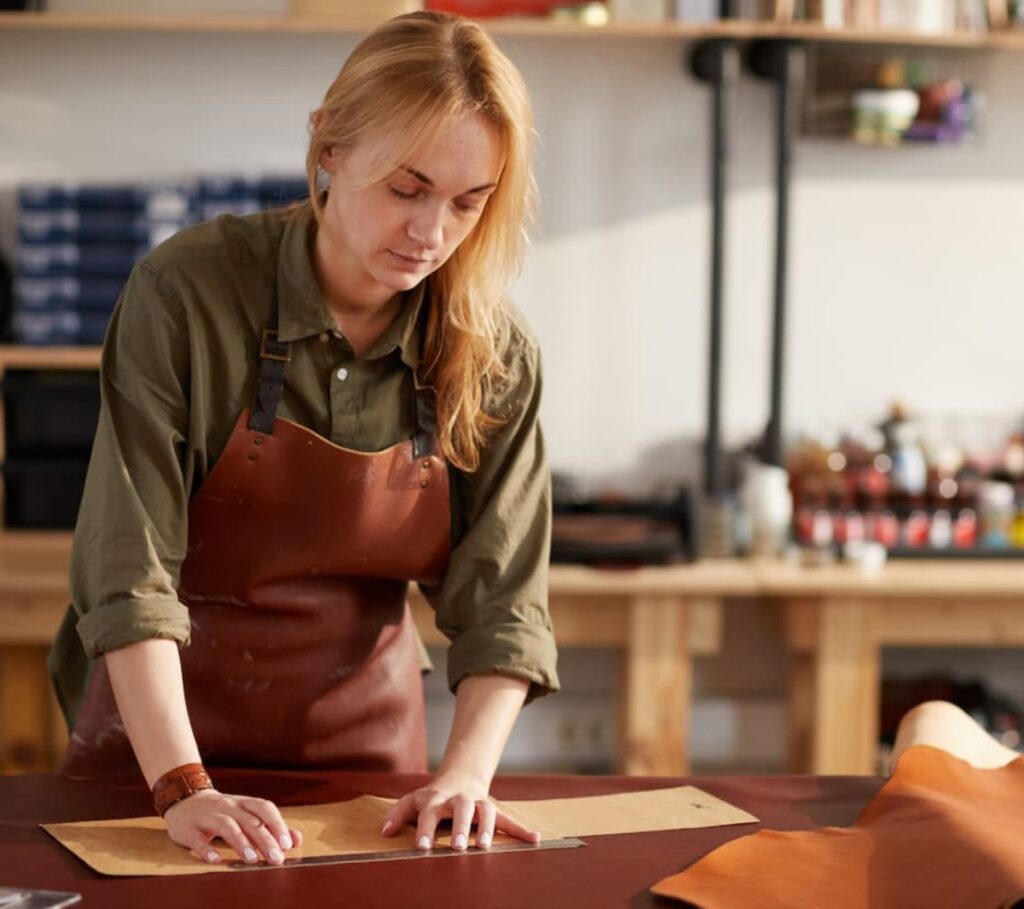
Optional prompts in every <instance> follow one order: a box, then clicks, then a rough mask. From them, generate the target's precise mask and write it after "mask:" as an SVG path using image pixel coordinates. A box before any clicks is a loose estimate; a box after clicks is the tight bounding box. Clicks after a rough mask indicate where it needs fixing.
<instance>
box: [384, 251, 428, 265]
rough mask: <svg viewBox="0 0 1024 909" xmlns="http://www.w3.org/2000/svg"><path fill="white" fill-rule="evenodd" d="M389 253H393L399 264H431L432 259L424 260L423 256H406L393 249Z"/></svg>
mask: <svg viewBox="0 0 1024 909" xmlns="http://www.w3.org/2000/svg"><path fill="white" fill-rule="evenodd" d="M388 252H389V253H391V255H392V256H394V257H395V258H396V259H397V260H398V261H399V262H401V263H403V264H405V265H410V266H419V265H426V264H427V263H428V262H430V259H424V258H422V257H421V256H406V255H403V254H402V253H400V252H395V250H393V249H389V250H388Z"/></svg>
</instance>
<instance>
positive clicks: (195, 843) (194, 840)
mask: <svg viewBox="0 0 1024 909" xmlns="http://www.w3.org/2000/svg"><path fill="white" fill-rule="evenodd" d="M182 845H183V846H185V847H186V848H188V849H191V850H192V854H193V855H194V856H195V857H196V858H198V859H200V860H201V861H204V862H209V863H210V864H211V865H215V864H217V862H219V861H220V853H219V852H218V851H217V850H216V849H214V848H213V846H211V845H210V840H209V838H208V837H206V836H204V835H203V834H202V832H201V831H198V830H197V831H196V832H195V834H194V835H192V836H190V837H188V839H187V841H186V842H184V843H182Z"/></svg>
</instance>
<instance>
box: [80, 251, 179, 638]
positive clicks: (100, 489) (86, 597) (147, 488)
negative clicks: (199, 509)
mask: <svg viewBox="0 0 1024 909" xmlns="http://www.w3.org/2000/svg"><path fill="white" fill-rule="evenodd" d="M188 375H189V346H188V329H187V319H186V313H185V311H184V308H183V307H182V305H181V304H180V302H179V301H178V300H177V299H176V298H175V296H174V295H173V293H172V292H171V290H170V289H169V288H168V287H167V286H166V285H165V284H164V282H162V281H161V279H160V277H159V275H158V273H157V272H156V271H155V270H154V269H153V268H152V267H150V266H149V265H147V264H146V263H142V264H140V265H139V266H137V267H136V268H135V270H134V271H133V273H132V275H131V277H130V278H129V279H128V282H127V284H126V285H125V288H124V290H123V291H122V294H121V298H120V300H119V301H118V305H117V307H116V309H115V311H114V315H113V317H112V319H111V323H110V327H109V329H108V332H107V338H106V341H105V343H104V350H103V360H102V365H101V370H100V387H101V396H102V405H101V408H100V417H99V424H98V426H97V430H96V437H95V441H94V443H93V450H92V457H91V459H90V461H89V471H88V476H87V479H86V484H85V492H84V495H83V498H82V504H81V507H80V510H79V515H78V522H77V525H76V527H75V539H74V547H73V550H72V558H71V595H72V602H73V607H74V610H75V612H76V614H77V615H78V624H77V630H78V634H79V637H80V639H81V641H82V646H83V649H84V651H85V654H86V655H87V656H88V657H90V658H95V657H97V656H99V655H100V654H102V653H105V652H106V651H109V650H116V649H117V648H119V647H124V646H126V645H128V644H132V643H135V642H136V641H141V640H146V639H149V638H168V639H171V640H174V641H176V642H178V644H179V645H182V646H183V645H185V644H187V643H188V640H189V630H190V626H189V616H188V610H187V609H186V607H185V606H184V605H183V604H182V603H181V602H180V601H179V600H178V595H177V592H176V590H177V582H178V576H179V570H180V566H181V562H182V560H183V558H184V553H185V548H186V545H187V508H188V493H187V490H188V488H189V481H188V478H187V477H186V475H185V470H184V464H185V463H186V461H187V458H186V455H185V450H186V428H187V425H188V417H189V404H188Z"/></svg>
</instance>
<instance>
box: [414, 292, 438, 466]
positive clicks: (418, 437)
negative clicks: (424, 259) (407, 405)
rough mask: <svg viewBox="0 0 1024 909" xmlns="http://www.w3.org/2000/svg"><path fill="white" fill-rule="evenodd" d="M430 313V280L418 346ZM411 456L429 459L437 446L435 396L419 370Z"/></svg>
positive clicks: (431, 386)
mask: <svg viewBox="0 0 1024 909" xmlns="http://www.w3.org/2000/svg"><path fill="white" fill-rule="evenodd" d="M429 313H430V279H429V278H427V286H426V289H425V290H424V299H423V303H422V305H421V306H420V312H419V318H418V320H417V322H418V324H417V326H416V330H417V331H418V332H419V336H420V345H421V346H422V344H423V342H424V340H425V339H426V337H427V319H428V316H429ZM412 384H413V389H412V393H413V402H412V425H413V434H412V456H413V457H414V458H429V457H430V456H431V455H432V454H433V453H434V448H435V447H436V445H437V394H436V391H437V390H436V389H435V388H434V386H433V385H428V384H427V383H426V382H423V381H421V379H420V372H419V369H414V370H413V373H412Z"/></svg>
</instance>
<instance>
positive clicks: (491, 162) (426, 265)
mask: <svg viewBox="0 0 1024 909" xmlns="http://www.w3.org/2000/svg"><path fill="white" fill-rule="evenodd" d="M378 154H379V147H378V146H376V145H375V144H374V143H372V142H370V141H364V142H363V143H362V144H360V145H357V146H355V147H354V148H352V149H350V150H348V151H347V152H344V151H340V150H338V149H332V150H328V151H325V152H324V154H323V155H322V157H321V165H322V166H323V168H324V170H326V171H327V172H328V173H329V174H330V175H331V176H330V193H329V194H328V197H327V202H326V206H325V210H324V224H323V226H322V231H323V233H324V234H325V236H324V237H323V239H325V240H327V249H326V250H325V252H326V254H327V256H329V257H330V265H329V268H330V270H331V271H332V272H334V274H335V275H336V276H337V277H338V278H339V279H341V280H342V281H343V283H344V284H345V285H346V290H347V291H348V292H349V293H351V294H352V296H353V302H356V301H366V302H371V301H373V300H379V299H380V298H382V297H383V298H387V297H390V296H391V295H392V294H394V293H396V292H399V291H404V290H409V289H410V288H412V287H415V286H416V285H417V284H419V282H420V281H422V280H423V279H424V278H425V277H426V276H427V275H429V274H430V273H431V272H433V271H436V270H437V269H438V268H440V267H441V266H442V265H443V264H444V263H445V261H447V259H448V257H449V256H450V255H451V254H452V253H453V252H454V251H455V250H456V249H457V248H458V246H459V244H460V243H461V242H462V241H463V240H464V239H465V238H466V237H467V236H468V235H469V232H470V231H471V230H472V229H473V227H474V226H475V225H476V223H477V221H479V220H480V216H481V214H482V213H483V210H484V206H485V205H486V204H487V200H488V197H489V196H490V194H491V193H492V192H493V191H494V189H495V187H496V185H497V182H498V178H499V175H500V173H501V168H502V149H501V145H500V142H499V139H498V136H497V133H496V130H495V129H494V127H492V126H491V125H490V124H488V123H487V122H486V121H485V120H484V119H483V118H481V117H479V116H477V115H466V116H465V117H463V118H461V119H459V120H457V121H455V122H454V124H453V125H452V126H451V127H450V128H449V129H445V130H443V131H441V132H440V133H439V134H438V136H437V137H436V139H435V140H434V141H433V142H432V143H430V144H428V145H427V146H426V147H425V148H424V149H423V150H421V151H419V152H417V153H416V155H415V160H409V161H402V162H399V163H397V164H396V167H395V169H394V170H393V171H391V172H390V173H389V174H388V175H387V176H386V177H385V178H384V179H383V180H379V181H377V182H375V183H370V184H369V185H365V184H366V176H367V175H368V174H370V173H372V171H373V168H374V167H375V166H376V165H377V161H378V159H377V157H376V156H377V155H378Z"/></svg>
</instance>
